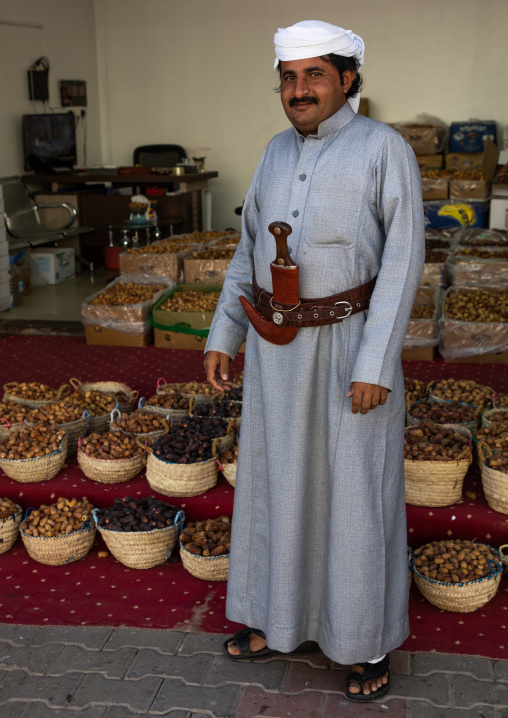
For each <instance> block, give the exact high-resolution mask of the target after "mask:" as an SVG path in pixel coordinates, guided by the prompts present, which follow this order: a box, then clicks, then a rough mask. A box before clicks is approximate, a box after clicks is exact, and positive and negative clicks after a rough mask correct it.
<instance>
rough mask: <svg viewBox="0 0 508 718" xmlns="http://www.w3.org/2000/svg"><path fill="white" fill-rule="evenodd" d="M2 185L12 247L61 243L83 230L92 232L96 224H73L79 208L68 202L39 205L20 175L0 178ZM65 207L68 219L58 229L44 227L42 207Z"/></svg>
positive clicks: (6, 224) (10, 245) (8, 236)
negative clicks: (41, 214) (80, 225)
mask: <svg viewBox="0 0 508 718" xmlns="http://www.w3.org/2000/svg"><path fill="white" fill-rule="evenodd" d="M0 185H1V187H2V191H3V197H4V204H5V207H4V212H5V226H6V228H7V241H8V244H9V249H23V248H26V247H39V246H41V245H43V244H58V242H59V241H61V240H63V239H68V238H69V237H74V236H75V235H77V234H83V233H84V232H93V227H71V226H70V225H71V224H72V223H73V222H74V221H75V220H76V219H77V216H78V215H77V211H76V208H75V207H74V206H73V205H72V204H68V202H52V203H51V204H41V205H39V204H36V203H35V202H34V200H33V199H32V196H31V194H30V192H29V191H28V190H27V188H26V187H25V185H24V183H23V181H22V179H21V177H18V176H17V175H14V176H12V177H1V178H0ZM43 207H63V208H64V209H65V210H67V212H68V213H69V219H68V220H67V222H66V223H65V224H64V225H63V226H62V227H59V228H58V229H54V230H49V229H46V228H45V227H44V225H43V224H42V222H41V219H40V217H39V208H43Z"/></svg>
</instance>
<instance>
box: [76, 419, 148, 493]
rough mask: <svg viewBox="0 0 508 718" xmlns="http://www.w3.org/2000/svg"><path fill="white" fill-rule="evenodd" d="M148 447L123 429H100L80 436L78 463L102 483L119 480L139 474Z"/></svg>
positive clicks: (91, 476)
mask: <svg viewBox="0 0 508 718" xmlns="http://www.w3.org/2000/svg"><path fill="white" fill-rule="evenodd" d="M145 457H146V449H145V448H144V446H143V445H140V444H139V443H138V442H137V440H136V438H135V437H133V436H128V435H127V434H123V433H120V432H119V431H106V432H104V433H102V434H101V433H98V432H96V431H94V432H92V433H91V434H89V435H88V436H87V437H85V438H84V439H81V440H80V443H79V447H78V464H79V467H80V469H81V471H82V472H83V473H84V474H85V476H86V477H87V478H89V479H92V481H97V482H99V483H100V484H118V483H120V482H123V481H129V480H130V479H133V478H134V477H135V476H137V475H138V474H139V472H140V471H141V470H142V469H143V467H144V465H145Z"/></svg>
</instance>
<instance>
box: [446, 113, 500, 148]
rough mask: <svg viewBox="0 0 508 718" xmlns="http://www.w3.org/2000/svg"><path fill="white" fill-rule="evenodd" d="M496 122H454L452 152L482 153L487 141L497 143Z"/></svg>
mask: <svg viewBox="0 0 508 718" xmlns="http://www.w3.org/2000/svg"><path fill="white" fill-rule="evenodd" d="M496 134H497V128H496V123H495V121H494V120H476V121H474V122H452V123H451V125H450V152H482V151H483V149H484V147H485V143H486V141H487V140H488V139H489V140H491V141H492V142H495V141H496Z"/></svg>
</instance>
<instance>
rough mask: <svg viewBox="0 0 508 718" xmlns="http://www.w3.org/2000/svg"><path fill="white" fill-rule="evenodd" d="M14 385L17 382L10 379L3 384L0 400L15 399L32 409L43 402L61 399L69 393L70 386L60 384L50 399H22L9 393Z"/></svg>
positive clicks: (38, 406) (50, 402)
mask: <svg viewBox="0 0 508 718" xmlns="http://www.w3.org/2000/svg"><path fill="white" fill-rule="evenodd" d="M16 385H17V382H15V381H11V382H9V383H8V384H4V396H3V399H2V401H3V402H8V401H15V402H17V403H18V404H24V405H25V406H29V407H31V408H32V409H39V408H40V407H41V406H45V404H53V403H54V402H59V401H60V400H61V399H63V398H64V397H66V396H69V394H70V393H71V387H70V386H69V384H62V386H61V387H60V388H59V389H58V392H57V394H56V396H54V397H53V398H52V399H43V400H41V401H33V400H31V399H23V397H22V396H19V395H18V394H11V393H10V390H11V389H12V387H14V386H16Z"/></svg>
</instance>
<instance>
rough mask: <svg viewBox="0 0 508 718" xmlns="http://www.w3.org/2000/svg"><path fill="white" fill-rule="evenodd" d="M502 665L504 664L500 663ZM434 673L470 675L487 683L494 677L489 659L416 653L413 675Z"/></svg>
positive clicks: (413, 660) (412, 669) (412, 668)
mask: <svg viewBox="0 0 508 718" xmlns="http://www.w3.org/2000/svg"><path fill="white" fill-rule="evenodd" d="M500 663H502V662H501V661H500ZM434 672H435V673H443V672H447V673H468V674H471V675H473V676H475V677H476V678H480V679H482V680H486V681H491V680H492V679H493V677H494V675H493V671H492V661H491V660H489V659H488V658H478V657H476V656H458V655H453V654H450V655H448V654H444V653H416V654H415V655H414V656H413V657H412V662H411V673H412V674H413V675H415V676H418V675H420V676H428V675H430V674H431V673H434ZM507 680H508V672H507Z"/></svg>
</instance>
